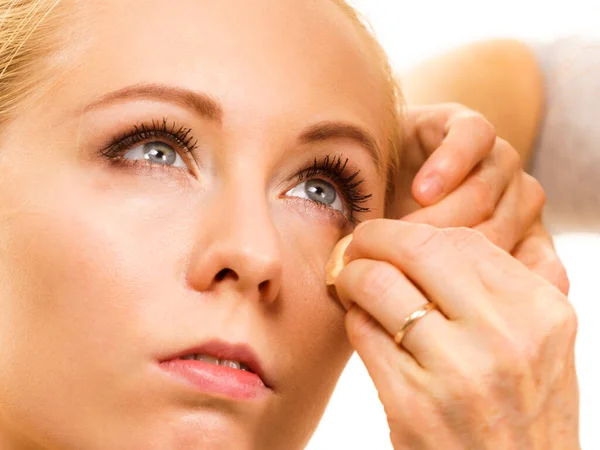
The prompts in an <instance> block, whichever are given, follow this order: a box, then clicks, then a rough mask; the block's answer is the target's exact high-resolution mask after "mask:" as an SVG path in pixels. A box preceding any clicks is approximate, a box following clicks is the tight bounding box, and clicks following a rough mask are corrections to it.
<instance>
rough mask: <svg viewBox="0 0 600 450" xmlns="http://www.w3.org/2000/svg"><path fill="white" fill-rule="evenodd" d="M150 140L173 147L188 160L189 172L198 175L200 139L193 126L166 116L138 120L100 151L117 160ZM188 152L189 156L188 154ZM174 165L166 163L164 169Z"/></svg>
mask: <svg viewBox="0 0 600 450" xmlns="http://www.w3.org/2000/svg"><path fill="white" fill-rule="evenodd" d="M150 142H161V143H163V144H165V145H168V146H170V147H172V148H173V150H174V151H175V152H177V153H178V154H179V156H180V157H181V158H182V159H183V161H184V162H186V165H187V166H188V171H189V173H190V174H192V175H193V176H195V177H197V175H198V174H197V171H196V170H195V169H196V167H197V166H198V164H197V161H196V157H195V155H194V150H195V149H196V148H197V147H198V144H197V143H198V140H197V139H196V138H195V137H194V136H193V135H192V129H191V128H186V127H184V126H179V125H177V123H176V122H175V121H172V122H169V121H168V119H167V118H166V117H164V118H163V119H162V120H161V121H159V120H154V119H153V120H152V121H145V122H141V121H140V122H138V123H137V124H135V125H133V126H132V127H130V128H129V129H128V130H127V131H125V132H123V133H121V134H118V135H116V136H115V137H113V138H111V140H110V141H109V142H108V143H107V144H105V145H104V146H102V148H101V150H100V152H99V153H100V154H101V155H102V156H103V157H106V158H108V159H110V160H113V161H115V160H119V159H122V157H123V155H124V154H125V153H126V152H128V151H129V150H132V149H134V148H135V147H137V146H139V145H144V144H148V143H150ZM187 154H189V156H186V155H187ZM190 158H191V160H192V161H193V164H192V161H190ZM172 167H173V166H170V165H164V166H163V169H164V168H172ZM180 169H181V168H180Z"/></svg>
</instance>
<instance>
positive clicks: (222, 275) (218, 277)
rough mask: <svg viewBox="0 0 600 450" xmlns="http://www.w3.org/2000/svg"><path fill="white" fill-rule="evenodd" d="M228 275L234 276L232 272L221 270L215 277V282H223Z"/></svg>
mask: <svg viewBox="0 0 600 450" xmlns="http://www.w3.org/2000/svg"><path fill="white" fill-rule="evenodd" d="M230 274H231V275H234V272H233V270H231V269H223V270H221V271H220V272H219V273H218V274H217V275H216V276H215V281H223V280H224V279H225V278H226V277H227V276H228V275H230Z"/></svg>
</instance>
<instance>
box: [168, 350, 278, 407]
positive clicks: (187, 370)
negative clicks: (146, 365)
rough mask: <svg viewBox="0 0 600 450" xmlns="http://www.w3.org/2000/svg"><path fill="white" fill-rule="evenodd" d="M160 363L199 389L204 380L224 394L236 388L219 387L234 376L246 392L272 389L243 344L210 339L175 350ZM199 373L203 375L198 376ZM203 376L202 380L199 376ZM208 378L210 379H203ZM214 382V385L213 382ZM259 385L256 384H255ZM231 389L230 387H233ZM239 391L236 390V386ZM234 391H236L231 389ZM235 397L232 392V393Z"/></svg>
mask: <svg viewBox="0 0 600 450" xmlns="http://www.w3.org/2000/svg"><path fill="white" fill-rule="evenodd" d="M160 364H161V366H162V367H163V368H166V369H167V370H169V371H171V372H176V373H177V374H178V375H180V376H181V375H182V374H183V375H184V376H183V377H184V378H187V379H188V381H192V382H193V383H194V384H196V385H198V384H199V385H200V387H201V388H206V387H207V383H208V384H210V385H211V386H210V387H211V388H216V390H218V391H220V392H224V393H232V392H233V391H235V389H233V387H232V386H226V389H225V391H223V390H222V389H220V388H221V387H223V386H218V384H219V382H220V383H221V384H223V383H225V384H226V383H227V380H229V381H231V380H233V379H235V383H234V384H235V385H236V386H237V388H241V390H242V391H244V392H246V393H247V391H248V390H249V389H250V390H253V389H258V388H259V387H262V388H263V389H264V388H267V389H272V384H271V381H270V379H269V376H268V375H267V374H266V373H265V370H264V368H263V366H262V364H261V363H260V360H259V358H258V356H257V355H256V353H255V352H254V350H253V349H252V348H251V347H250V346H248V345H246V344H230V343H226V342H223V341H219V340H212V341H209V342H206V343H204V344H201V345H198V346H195V347H191V348H188V349H185V350H182V351H180V352H177V353H175V354H173V355H171V356H169V357H167V358H164V359H163V360H162V361H161V363H160ZM200 372H202V373H203V375H199V373H200ZM199 377H200V378H202V377H204V379H203V380H200V381H199V380H198V378H199ZM206 378H210V382H207V381H206ZM215 383H216V384H215ZM259 384H260V385H261V386H258V385H259ZM232 389H233V390H232ZM238 390H239V389H238ZM233 393H235V392H233ZM234 396H235V395H234Z"/></svg>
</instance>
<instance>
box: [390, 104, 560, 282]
mask: <svg viewBox="0 0 600 450" xmlns="http://www.w3.org/2000/svg"><path fill="white" fill-rule="evenodd" d="M406 136H407V144H406V149H405V152H404V154H403V161H402V169H403V172H404V174H403V178H405V179H406V180H407V183H406V189H405V190H406V192H404V193H403V194H402V195H400V196H399V197H400V198H401V199H402V201H403V203H402V204H401V205H399V206H400V210H399V213H400V214H399V216H400V217H402V218H403V220H406V221H411V222H415V223H427V224H430V225H434V226H437V227H458V226H465V227H471V228H474V229H476V230H479V231H481V232H482V233H483V234H484V235H485V236H486V237H487V238H488V239H490V240H491V241H492V242H493V243H495V244H496V245H498V246H499V247H501V248H503V249H504V250H506V251H508V252H511V253H512V254H513V255H514V256H515V257H517V258H518V259H519V260H520V261H522V262H524V263H525V264H526V265H527V266H528V267H529V268H531V269H532V270H534V271H536V272H537V273H538V274H540V275H542V276H544V277H545V278H546V279H548V280H549V281H551V282H552V283H553V284H554V285H555V286H557V287H558V288H559V289H560V290H561V291H562V292H563V293H568V290H569V281H568V278H567V275H566V272H565V269H564V267H563V265H562V263H561V262H560V260H559V258H558V256H557V255H556V252H555V251H554V244H553V241H552V237H551V235H550V234H549V233H548V232H547V230H546V229H545V228H544V226H543V225H542V220H541V216H542V208H543V205H544V202H545V195H544V191H543V189H542V187H541V185H540V184H539V183H538V182H537V181H536V180H535V179H534V178H533V177H531V176H530V175H528V174H527V173H525V171H524V170H523V168H522V165H521V158H520V156H519V154H518V153H517V151H516V150H515V149H514V148H513V147H512V146H511V145H510V144H509V143H508V142H506V141H505V140H503V139H500V138H498V137H497V136H496V131H495V129H494V127H493V126H492V125H491V124H490V123H489V122H488V121H487V120H486V119H485V118H484V117H483V116H482V115H481V114H479V113H477V112H475V111H472V110H470V109H468V108H466V107H464V106H461V105H457V104H441V105H433V106H423V107H412V108H410V109H409V114H408V120H407V127H406ZM532 241H533V244H532V243H531V242H532Z"/></svg>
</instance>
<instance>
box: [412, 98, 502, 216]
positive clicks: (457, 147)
mask: <svg viewBox="0 0 600 450" xmlns="http://www.w3.org/2000/svg"><path fill="white" fill-rule="evenodd" d="M435 122H436V121H435V120H431V125H430V126H427V125H421V126H418V127H417V130H418V133H419V138H420V140H421V143H422V145H423V146H424V147H425V149H426V151H429V152H431V156H430V157H429V158H428V159H427V161H426V162H425V164H424V165H423V167H422V168H421V170H420V171H419V172H418V173H417V176H416V177H415V181H414V184H413V195H414V197H415V198H416V200H417V201H418V202H419V203H421V205H423V206H430V205H432V204H434V203H436V202H438V201H440V200H441V199H442V198H444V197H445V196H446V195H447V194H448V193H449V192H452V191H453V190H454V189H455V188H456V187H457V186H459V185H460V183H461V182H462V181H463V180H464V179H465V178H466V177H467V176H468V174H469V173H470V172H471V171H472V170H473V168H474V167H475V166H476V165H477V164H479V163H480V162H481V161H482V160H483V159H484V158H485V156H486V155H487V154H489V153H490V152H491V151H492V150H493V148H494V144H495V141H496V130H495V129H494V127H493V125H492V124H491V123H490V122H488V121H487V120H486V119H485V118H484V117H483V116H482V115H481V114H478V113H476V112H473V111H469V110H465V111H464V112H462V113H459V114H458V115H456V116H455V117H454V118H452V119H450V121H448V122H447V123H446V125H445V127H444V134H443V136H444V138H443V141H441V140H440V133H439V131H438V130H439V129H440V128H441V127H439V124H437V123H435ZM436 127H437V129H436Z"/></svg>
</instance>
